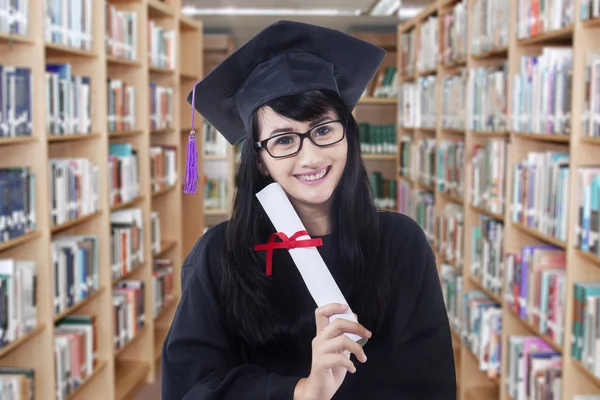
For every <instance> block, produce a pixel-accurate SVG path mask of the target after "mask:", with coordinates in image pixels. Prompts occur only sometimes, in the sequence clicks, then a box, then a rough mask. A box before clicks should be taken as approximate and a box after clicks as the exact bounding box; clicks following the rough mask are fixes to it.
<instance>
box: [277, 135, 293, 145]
mask: <svg viewBox="0 0 600 400" xmlns="http://www.w3.org/2000/svg"><path fill="white" fill-rule="evenodd" d="M293 142H294V139H293V138H292V137H291V136H283V137H280V138H277V140H276V144H290V143H293Z"/></svg>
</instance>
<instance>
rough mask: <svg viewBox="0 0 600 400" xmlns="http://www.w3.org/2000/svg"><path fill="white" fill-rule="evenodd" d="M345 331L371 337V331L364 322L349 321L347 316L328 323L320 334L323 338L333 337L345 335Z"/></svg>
mask: <svg viewBox="0 0 600 400" xmlns="http://www.w3.org/2000/svg"><path fill="white" fill-rule="evenodd" d="M344 333H354V334H355V335H358V336H360V337H363V338H370V337H371V332H369V330H368V329H367V328H365V327H364V326H363V325H362V324H360V323H358V322H354V321H349V320H347V319H345V318H337V319H336V320H335V321H333V322H332V323H331V324H329V325H327V326H326V327H325V328H324V329H323V331H322V332H321V334H320V336H321V338H322V339H323V340H327V339H333V338H334V337H337V336H340V335H343V334H344Z"/></svg>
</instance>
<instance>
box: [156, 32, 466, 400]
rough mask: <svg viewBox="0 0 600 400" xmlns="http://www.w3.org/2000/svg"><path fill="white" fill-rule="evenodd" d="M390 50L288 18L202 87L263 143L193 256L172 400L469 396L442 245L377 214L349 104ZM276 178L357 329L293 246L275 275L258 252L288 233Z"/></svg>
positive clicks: (175, 328)
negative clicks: (267, 195)
mask: <svg viewBox="0 0 600 400" xmlns="http://www.w3.org/2000/svg"><path fill="white" fill-rule="evenodd" d="M383 56H384V51H383V50H382V49H380V48H378V47H376V46H373V45H370V44H368V43H366V42H363V41H361V40H358V39H356V38H353V37H351V36H349V35H346V34H343V33H341V32H338V31H335V30H332V29H327V28H321V27H318V26H313V25H307V24H301V23H295V22H289V21H282V22H279V23H277V24H274V25H272V26H269V27H267V28H266V29H265V30H264V31H262V32H261V33H259V34H258V35H257V36H256V37H255V38H254V39H253V40H251V41H250V42H249V43H248V44H246V45H245V46H243V47H241V48H240V49H238V50H237V51H236V52H235V53H234V54H233V55H232V56H230V58H228V59H227V60H225V61H224V62H223V63H222V64H221V65H219V66H218V67H217V68H216V69H215V70H213V72H212V73H211V74H210V75H209V76H207V77H206V78H205V79H204V80H203V81H202V82H200V83H199V84H198V85H197V87H196V89H195V90H194V91H193V92H192V93H191V95H190V98H189V100H190V102H191V103H192V104H193V105H194V108H195V109H196V110H198V111H199V112H200V113H202V115H203V116H204V117H205V118H207V119H208V120H209V122H211V124H212V125H213V126H215V127H216V128H217V129H218V130H219V131H220V132H221V133H222V134H223V136H225V138H227V140H228V141H229V142H230V143H231V144H235V143H238V142H240V141H242V140H246V141H247V142H248V143H249V145H246V146H244V149H243V152H242V155H241V159H240V170H239V174H238V181H237V186H238V189H237V192H236V196H235V199H234V204H233V211H232V216H231V219H230V220H229V221H226V222H224V223H221V224H219V225H217V226H215V227H213V228H211V229H210V230H209V231H208V232H207V233H206V234H205V235H203V236H202V237H201V238H200V239H199V240H198V242H197V243H196V245H195V247H194V248H193V249H192V251H191V252H190V254H189V255H188V257H187V258H186V260H185V262H184V265H183V268H182V277H181V279H182V296H181V300H180V302H179V304H178V308H177V311H176V313H175V316H174V318H173V323H172V326H171V329H170V330H169V333H168V335H167V337H166V339H165V341H164V345H163V357H162V363H163V368H162V371H163V377H162V390H163V400H181V399H185V400H208V399H214V400H217V399H219V400H229V399H232V400H233V399H236V400H238V399H263V400H275V399H285V400H304V399H310V400H322V399H323V400H329V399H348V400H354V399H365V398H373V399H378V400H386V399H394V400H399V399H436V400H446V399H455V398H456V380H455V375H454V354H453V351H452V341H451V336H450V328H449V324H448V318H447V314H446V308H445V305H444V302H443V298H442V291H441V286H440V281H439V277H438V275H437V269H436V264H435V257H434V254H433V251H432V249H431V247H430V246H429V244H428V242H427V240H426V238H425V235H424V233H423V231H422V230H421V228H420V227H419V226H418V225H417V224H416V223H415V222H414V221H413V220H411V219H409V218H408V217H406V216H403V215H401V214H398V213H391V212H378V211H377V210H376V207H375V203H374V201H373V197H372V194H371V192H370V185H369V179H368V176H367V173H366V171H365V168H364V166H363V163H362V158H361V154H360V144H359V138H358V127H357V123H356V121H355V119H354V117H353V116H352V111H351V110H352V109H353V108H354V106H355V105H356V103H357V101H358V99H359V98H360V96H361V94H362V93H363V92H364V89H365V87H366V85H367V84H368V82H369V81H370V80H371V79H372V77H373V75H374V74H375V72H376V71H377V68H378V66H379V65H380V63H381V61H382V59H383ZM191 154H193V152H191ZM273 182H277V183H278V184H279V185H280V186H281V187H282V188H283V191H284V193H285V195H286V196H287V197H288V199H289V200H290V203H292V206H293V208H294V210H295V211H296V212H297V214H298V216H299V217H300V219H301V222H302V224H303V225H304V227H305V228H306V230H307V232H308V234H309V236H311V237H312V238H313V239H316V240H315V241H314V242H311V243H319V245H318V247H317V250H318V252H319V254H320V255H321V257H322V258H323V260H324V262H325V265H326V266H327V268H328V269H329V271H330V273H331V276H332V277H333V279H334V280H335V283H336V284H337V285H338V287H339V289H340V291H341V292H342V293H343V297H344V299H346V300H347V302H348V305H350V308H351V309H352V311H354V312H355V313H356V319H357V320H358V322H355V321H354V320H353V321H351V320H347V319H344V318H331V319H330V317H332V316H334V315H338V314H343V313H344V312H346V311H347V310H348V306H347V305H345V304H335V303H333V304H325V305H321V306H320V307H317V306H316V304H315V301H314V299H313V298H312V297H311V293H310V292H309V291H308V289H307V287H306V285H305V283H304V281H303V277H302V276H301V274H300V272H299V270H298V269H297V268H296V266H295V264H294V261H293V260H292V258H291V256H290V254H289V252H288V251H285V250H280V251H277V252H274V255H273V259H272V260H270V263H269V266H270V265H271V264H272V265H273V266H274V268H273V269H272V270H271V269H268V272H267V273H265V270H264V267H265V252H263V251H256V250H255V246H256V245H257V244H261V243H265V242H267V241H268V240H269V238H270V237H271V235H272V234H273V233H274V231H275V230H274V227H273V225H272V223H271V221H270V220H269V218H268V216H267V214H266V213H265V211H264V210H263V208H262V207H261V205H260V203H259V201H258V199H257V198H256V194H257V193H258V192H260V191H261V190H263V189H264V188H265V187H266V186H267V185H269V184H271V183H273ZM348 334H351V335H348ZM351 337H352V338H358V339H351ZM365 339H368V340H365ZM365 343H366V344H365ZM367 356H368V361H367ZM348 373H350V374H349V375H348Z"/></svg>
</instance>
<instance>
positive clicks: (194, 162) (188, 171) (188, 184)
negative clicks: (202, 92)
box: [183, 82, 200, 194]
mask: <svg viewBox="0 0 600 400" xmlns="http://www.w3.org/2000/svg"><path fill="white" fill-rule="evenodd" d="M198 83H200V82H196V84H195V85H194V90H193V91H192V130H191V131H190V136H189V139H188V148H187V158H186V162H185V182H184V184H183V192H184V193H185V194H194V193H196V190H198V185H199V179H198V151H197V150H196V131H195V129H196V125H195V124H194V113H195V109H194V105H195V104H196V86H197V85H198Z"/></svg>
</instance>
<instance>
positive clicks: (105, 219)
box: [0, 0, 204, 400]
mask: <svg viewBox="0 0 600 400" xmlns="http://www.w3.org/2000/svg"><path fill="white" fill-rule="evenodd" d="M107 3H108V4H109V5H110V6H114V7H115V8H116V9H117V10H124V11H129V12H132V13H133V14H134V15H135V16H136V22H137V23H136V25H135V26H136V31H135V34H136V38H137V42H136V43H134V47H135V49H136V51H135V53H136V56H135V59H128V58H122V57H117V56H114V55H112V54H111V53H109V52H108V50H107V44H106V40H107V33H106V23H105V21H106V20H107V17H108V15H107V10H108V9H107V7H106V6H105V2H103V1H92V2H89V4H91V6H92V10H91V16H92V26H91V31H90V37H91V47H90V49H88V50H85V49H80V48H74V47H69V46H68V45H66V44H56V43H47V42H46V39H45V28H46V27H45V24H46V15H45V10H44V1H43V0H29V7H28V11H27V12H28V14H27V16H26V17H27V21H28V24H27V29H28V30H27V34H26V35H24V36H19V35H13V34H10V35H9V34H4V33H2V34H0V64H1V65H4V66H17V67H27V68H29V69H30V71H31V76H32V82H33V86H32V91H33V93H35V94H36V95H35V96H32V97H31V99H30V100H31V110H30V114H31V120H32V124H33V125H32V129H31V136H21V137H9V138H0V168H5V167H18V166H27V167H29V168H30V170H31V172H32V173H33V174H34V176H35V178H36V179H35V191H34V202H35V230H33V231H32V232H29V233H26V234H25V235H23V236H20V237H16V238H13V239H12V240H9V241H6V242H3V243H0V254H1V258H2V259H6V258H14V259H17V260H31V261H34V262H35V265H36V274H37V286H36V290H37V294H36V296H37V305H36V307H37V308H36V309H37V326H36V327H35V328H34V329H33V330H32V331H31V332H29V333H28V334H26V335H23V336H21V337H18V338H17V339H15V340H13V341H12V342H11V343H9V344H8V345H6V346H4V347H2V348H0V365H1V366H3V367H20V368H30V369H33V370H34V373H35V392H36V393H37V398H40V399H41V398H52V397H53V396H51V395H50V394H54V393H56V391H57V381H56V378H55V376H56V374H57V371H56V370H57V367H56V362H55V351H54V340H55V331H54V329H55V324H56V323H57V322H58V321H61V320H62V319H63V318H65V317H66V316H71V315H91V316H93V317H94V318H95V324H96V338H97V339H96V340H97V344H96V345H97V352H96V356H97V360H96V362H95V365H94V368H93V371H90V373H89V375H88V376H87V378H86V379H85V381H84V382H83V383H82V384H81V385H80V386H79V387H78V388H77V389H76V390H74V391H73V392H72V393H70V395H69V396H68V399H69V400H71V399H110V400H112V399H125V398H131V397H132V396H134V395H135V393H136V391H137V390H138V389H139V388H140V387H141V386H143V385H144V384H145V383H150V382H153V381H154V380H155V375H156V370H157V363H156V361H157V360H159V359H160V351H161V350H162V348H161V347H162V341H163V340H164V337H165V335H166V331H165V327H168V326H169V325H170V321H171V318H172V316H173V311H174V308H175V306H176V305H177V301H178V299H179V298H180V297H181V287H180V280H179V276H180V272H181V271H180V268H181V264H182V262H183V257H184V256H185V255H186V254H187V251H189V248H190V243H192V242H194V241H195V240H197V239H198V237H199V236H200V235H201V233H202V226H203V223H204V222H203V220H202V219H197V218H188V217H187V216H186V215H184V213H185V211H184V210H189V209H192V210H199V212H200V213H201V212H202V210H201V205H200V204H201V203H199V202H198V200H197V199H198V197H194V199H195V200H191V196H189V197H187V198H186V197H185V196H186V195H184V194H183V190H182V183H183V172H184V166H185V156H186V149H187V135H181V132H182V131H183V130H184V128H189V125H190V116H191V112H190V110H191V108H190V107H189V105H188V104H187V101H186V98H187V95H188V93H189V92H190V90H191V89H192V88H193V85H194V83H195V82H196V81H198V80H199V79H200V78H201V77H202V75H203V74H202V59H203V54H202V37H203V27H202V23H201V22H199V21H195V20H191V19H189V18H187V17H184V16H183V15H181V12H180V10H181V7H182V4H181V0H164V1H162V0H128V1H126V2H124V1H121V0H107ZM149 21H152V22H153V23H154V25H155V26H159V27H161V28H164V29H167V30H173V32H174V33H173V43H174V47H173V48H174V58H173V61H174V62H173V65H174V67H173V68H160V67H156V66H153V65H151V64H150V58H149V57H148V48H149V38H148V29H149V28H148V22H149ZM50 63H68V64H70V65H71V68H72V69H71V73H72V74H74V75H82V76H86V77H89V78H90V98H91V100H90V101H91V104H90V109H91V113H90V115H89V118H90V120H91V126H90V129H89V132H78V131H74V132H68V133H65V134H61V135H55V134H51V133H49V132H48V130H47V126H48V125H47V124H48V123H49V121H48V117H47V112H46V107H47V106H48V105H47V104H46V98H47V97H46V95H45V93H46V84H45V82H44V81H45V78H44V75H45V70H46V65H47V64H50ZM108 79H113V80H117V79H118V80H122V81H124V82H127V84H128V85H130V86H132V87H133V88H134V89H135V108H134V109H133V110H131V111H132V112H133V114H134V115H135V123H134V126H132V127H131V128H132V129H127V130H119V131H110V129H109V125H108V124H107V121H108V120H109V113H110V110H109V107H108V102H109V95H108V94H107V80H108ZM150 82H155V83H157V84H158V85H161V86H164V87H168V88H171V89H172V96H173V97H172V99H173V102H172V115H171V126H170V127H168V128H161V129H156V130H152V129H151V125H150V109H149V104H148V100H147V99H148V98H149V97H150V95H151V93H150V88H149V83H150ZM197 120H198V119H197ZM156 132H160V134H158V133H156ZM152 133H156V134H152ZM114 143H129V144H131V145H132V147H133V148H134V149H135V150H136V152H137V156H138V168H139V185H140V193H139V195H138V196H136V197H135V198H133V199H131V200H128V201H124V202H121V203H119V204H113V205H112V206H111V202H110V200H109V194H110V187H109V179H108V178H109V164H108V161H107V160H108V157H109V145H110V144H114ZM153 146H170V147H171V148H172V149H174V150H175V153H176V181H175V185H173V186H172V187H170V188H160V189H159V190H158V191H154V190H153V189H152V185H151V183H152V181H151V179H152V178H151V173H152V171H151V168H152V164H151V161H150V156H151V148H152V147H153ZM54 158H83V159H87V160H89V161H90V162H91V163H92V164H93V165H94V166H96V167H97V173H98V200H97V202H98V205H97V209H96V210H94V211H93V212H90V213H87V214H85V215H80V216H79V217H78V218H71V219H67V220H66V221H61V223H60V224H53V223H52V217H51V207H52V205H51V201H49V200H48V199H49V196H50V187H51V182H50V181H49V179H48V177H49V176H50V173H51V170H50V164H49V161H50V159H54ZM157 192H158V194H160V195H156V194H157ZM128 208H139V209H141V211H142V220H143V224H142V226H143V239H142V243H143V259H144V261H143V263H141V264H140V265H139V266H138V267H136V268H133V269H132V270H131V271H130V274H129V275H125V276H123V277H121V278H120V279H119V280H122V279H125V278H128V277H131V279H135V280H139V281H142V282H143V285H144V289H145V290H144V298H143V302H144V310H145V319H144V325H143V327H142V328H140V329H139V331H138V332H137V334H136V335H135V336H134V337H133V338H131V339H130V340H129V341H128V342H127V343H126V345H125V346H124V347H123V348H121V349H116V348H115V345H114V340H113V334H111V332H115V318H114V315H113V314H114V312H113V293H114V289H115V288H114V284H115V282H116V281H118V280H114V279H113V276H112V275H111V251H112V250H111V222H110V218H111V213H113V212H116V211H120V210H123V209H128ZM152 212H158V213H159V215H160V217H161V218H160V235H161V249H160V251H159V252H158V253H157V254H155V255H153V250H152V237H151V232H152V231H151V213H152ZM64 235H95V237H96V238H97V256H98V260H97V265H98V274H99V276H98V289H97V290H95V291H92V292H90V294H89V295H87V297H85V298H83V299H82V300H80V301H78V302H76V303H74V304H73V305H72V306H71V307H68V308H66V309H64V310H62V311H61V312H55V310H54V309H53V308H54V306H53V304H54V302H55V297H54V296H55V294H54V272H53V268H52V265H53V262H52V259H53V258H52V242H53V241H54V240H56V239H57V238H61V237H63V236H64ZM153 258H161V259H169V260H171V261H172V265H173V276H174V279H173V283H174V288H173V297H174V301H172V302H170V303H168V304H165V307H164V309H162V310H160V311H159V312H157V313H156V315H154V314H155V313H154V309H155V308H154V293H153V290H152V287H153V286H152V284H153ZM159 316H160V319H159V322H160V326H159V325H156V326H155V320H156V317H159ZM66 398H67V397H66Z"/></svg>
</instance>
